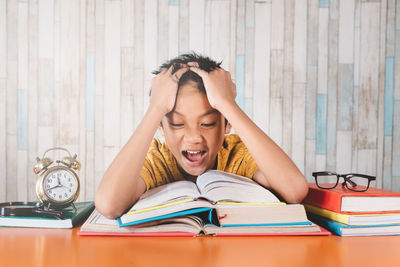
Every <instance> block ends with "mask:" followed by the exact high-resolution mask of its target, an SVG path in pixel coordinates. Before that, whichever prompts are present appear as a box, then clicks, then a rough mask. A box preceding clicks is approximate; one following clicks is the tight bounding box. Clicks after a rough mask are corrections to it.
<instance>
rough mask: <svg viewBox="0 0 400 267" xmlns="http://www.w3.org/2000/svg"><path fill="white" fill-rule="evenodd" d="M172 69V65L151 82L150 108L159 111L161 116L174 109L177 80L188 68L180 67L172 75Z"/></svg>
mask: <svg viewBox="0 0 400 267" xmlns="http://www.w3.org/2000/svg"><path fill="white" fill-rule="evenodd" d="M173 69H174V66H173V65H172V66H171V67H170V68H169V69H163V70H162V71H161V72H160V73H159V74H157V75H156V76H155V77H154V78H153V79H152V80H151V95H150V107H154V108H156V109H157V110H161V111H162V112H163V115H165V114H167V113H169V112H170V111H172V109H173V108H174V106H175V100H176V94H177V91H178V82H179V79H180V78H181V76H182V75H183V74H184V73H185V72H186V71H188V70H189V67H187V66H181V68H180V69H179V70H177V71H176V72H175V73H174V74H172V70H173Z"/></svg>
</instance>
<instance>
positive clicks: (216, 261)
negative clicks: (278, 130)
mask: <svg viewBox="0 0 400 267" xmlns="http://www.w3.org/2000/svg"><path fill="white" fill-rule="evenodd" d="M78 230H79V228H75V229H32V228H5V227H0V266H7V267H8V266H118V267H120V266H174V267H175V266H382V267H387V266H400V236H388V237H344V238H343V237H338V236H282V237H277V236H272V237H196V238H195V237H97V236H96V237H93V236H92V237H90V236H78V235H77V231H78Z"/></svg>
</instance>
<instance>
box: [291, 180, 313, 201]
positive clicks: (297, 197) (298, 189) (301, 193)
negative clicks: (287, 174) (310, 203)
mask: <svg viewBox="0 0 400 267" xmlns="http://www.w3.org/2000/svg"><path fill="white" fill-rule="evenodd" d="M307 194H308V183H307V180H306V179H305V178H304V177H303V179H301V180H300V181H299V182H298V183H297V184H296V185H295V187H294V188H293V190H292V193H291V194H290V195H288V196H287V198H286V201H287V203H290V204H299V203H301V202H302V201H303V200H304V198H305V197H306V196H307Z"/></svg>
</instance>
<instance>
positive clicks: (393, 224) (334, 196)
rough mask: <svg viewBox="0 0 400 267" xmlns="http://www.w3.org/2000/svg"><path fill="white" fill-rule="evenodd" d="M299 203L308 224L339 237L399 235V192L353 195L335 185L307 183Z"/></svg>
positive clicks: (342, 187)
mask: <svg viewBox="0 0 400 267" xmlns="http://www.w3.org/2000/svg"><path fill="white" fill-rule="evenodd" d="M303 204H304V206H305V208H306V211H307V214H308V217H309V219H310V220H311V221H313V222H315V223H317V224H318V225H320V226H322V227H324V228H326V229H328V230H330V231H331V232H333V233H335V234H337V235H340V236H373V235H399V234H400V193H396V192H392V191H388V190H383V189H378V188H373V187H372V188H371V187H370V188H369V189H368V191H366V192H355V191H351V190H349V189H347V188H346V187H344V186H341V185H338V186H337V187H335V188H333V189H320V188H318V187H317V185H316V184H310V190H309V193H308V195H307V197H306V198H305V199H304V201H303Z"/></svg>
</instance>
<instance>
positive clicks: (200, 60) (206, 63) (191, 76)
mask: <svg viewBox="0 0 400 267" xmlns="http://www.w3.org/2000/svg"><path fill="white" fill-rule="evenodd" d="M189 62H196V63H197V64H198V66H199V68H200V69H202V70H205V71H207V72H211V71H213V70H215V69H217V68H219V67H220V66H221V63H222V62H216V61H214V60H212V59H211V58H209V57H207V56H203V55H199V54H197V53H195V52H191V53H188V54H182V55H180V56H177V57H175V58H173V59H170V60H168V61H166V62H164V63H163V64H162V65H161V66H160V67H159V68H158V69H157V70H155V71H153V72H152V73H153V74H156V75H157V74H159V73H160V72H161V71H162V70H163V69H169V68H170V67H171V66H173V69H172V74H174V73H175V72H176V71H178V70H179V69H180V68H182V66H184V65H187V64H188V63H189ZM189 82H195V83H196V85H197V87H198V88H199V90H200V91H201V92H203V93H205V92H206V90H205V88H204V83H203V79H202V78H201V77H200V76H199V75H198V74H197V73H195V72H193V71H190V70H189V71H187V72H185V73H184V74H183V75H182V76H181V78H180V79H179V83H178V88H180V87H181V86H183V85H185V84H187V83H189Z"/></svg>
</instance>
